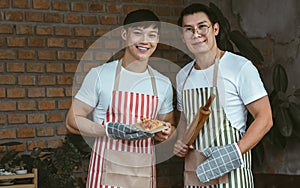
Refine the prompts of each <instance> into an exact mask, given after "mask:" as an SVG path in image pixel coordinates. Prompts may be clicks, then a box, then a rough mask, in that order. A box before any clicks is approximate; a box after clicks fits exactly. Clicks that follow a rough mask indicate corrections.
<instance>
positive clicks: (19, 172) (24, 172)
mask: <svg viewBox="0 0 300 188" xmlns="http://www.w3.org/2000/svg"><path fill="white" fill-rule="evenodd" d="M16 174H18V175H21V174H27V170H17V171H16Z"/></svg>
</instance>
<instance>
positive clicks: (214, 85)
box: [182, 50, 221, 89]
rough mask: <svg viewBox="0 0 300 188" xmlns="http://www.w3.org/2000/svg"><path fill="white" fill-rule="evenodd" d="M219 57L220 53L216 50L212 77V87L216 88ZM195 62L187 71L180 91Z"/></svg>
mask: <svg viewBox="0 0 300 188" xmlns="http://www.w3.org/2000/svg"><path fill="white" fill-rule="evenodd" d="M220 56H221V53H220V51H219V50H218V52H217V54H216V57H215V60H214V61H215V63H214V64H215V65H214V75H213V87H217V80H218V71H219V60H220ZM195 63H196V61H195V62H194V64H193V66H192V67H191V69H190V70H189V72H188V74H187V76H186V78H185V80H184V82H183V86H182V89H184V86H185V83H186V81H187V79H188V77H189V76H190V74H191V72H192V70H193V68H194V65H195Z"/></svg>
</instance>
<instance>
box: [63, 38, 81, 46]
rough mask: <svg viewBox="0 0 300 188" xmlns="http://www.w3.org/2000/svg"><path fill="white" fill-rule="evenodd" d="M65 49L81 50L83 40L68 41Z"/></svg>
mask: <svg viewBox="0 0 300 188" xmlns="http://www.w3.org/2000/svg"><path fill="white" fill-rule="evenodd" d="M67 47H68V48H83V40H82V39H68V42H67Z"/></svg>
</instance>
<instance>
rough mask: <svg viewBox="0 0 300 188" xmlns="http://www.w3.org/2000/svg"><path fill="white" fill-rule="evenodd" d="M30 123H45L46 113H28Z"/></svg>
mask: <svg viewBox="0 0 300 188" xmlns="http://www.w3.org/2000/svg"><path fill="white" fill-rule="evenodd" d="M27 118H28V123H29V124H37V123H44V122H45V115H44V114H41V113H40V114H28V115H27Z"/></svg>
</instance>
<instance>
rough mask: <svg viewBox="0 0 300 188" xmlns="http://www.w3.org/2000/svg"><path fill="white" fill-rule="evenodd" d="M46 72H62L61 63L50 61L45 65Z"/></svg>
mask: <svg viewBox="0 0 300 188" xmlns="http://www.w3.org/2000/svg"><path fill="white" fill-rule="evenodd" d="M46 72H56V73H59V72H63V65H62V64H61V63H50V64H47V65H46Z"/></svg>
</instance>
